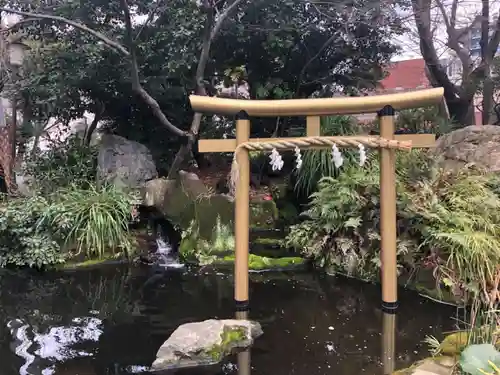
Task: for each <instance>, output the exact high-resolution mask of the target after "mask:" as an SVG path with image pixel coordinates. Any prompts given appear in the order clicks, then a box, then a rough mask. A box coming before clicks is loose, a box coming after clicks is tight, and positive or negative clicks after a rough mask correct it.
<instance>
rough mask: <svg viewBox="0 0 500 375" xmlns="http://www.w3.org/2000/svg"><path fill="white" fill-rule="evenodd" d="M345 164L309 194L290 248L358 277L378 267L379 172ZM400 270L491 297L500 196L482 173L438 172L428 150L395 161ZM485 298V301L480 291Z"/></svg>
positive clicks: (498, 249)
mask: <svg viewBox="0 0 500 375" xmlns="http://www.w3.org/2000/svg"><path fill="white" fill-rule="evenodd" d="M370 155H371V156H370V158H369V161H368V163H367V165H366V166H365V167H363V169H361V168H360V167H358V166H357V165H355V164H354V163H348V164H346V165H345V167H344V168H343V170H342V171H341V173H340V174H339V176H338V178H335V179H334V178H331V177H326V178H323V179H322V180H321V181H320V183H319V191H318V192H316V193H314V194H313V195H312V197H311V198H312V200H311V203H310V207H309V210H308V211H307V212H306V213H305V215H306V217H307V218H308V220H306V221H305V222H303V223H301V224H299V225H296V226H294V227H292V231H291V233H290V235H289V237H288V239H287V242H288V245H290V246H292V247H295V248H297V249H300V250H302V251H303V252H304V253H305V254H307V255H308V256H310V257H312V258H314V259H316V260H317V261H318V262H319V263H320V264H322V265H325V266H329V267H333V268H334V269H335V270H338V271H342V272H348V273H351V274H352V273H354V274H355V275H357V276H360V277H371V278H373V277H375V276H376V274H377V273H378V268H379V265H380V261H379V257H378V253H379V248H380V243H379V237H378V233H379V230H380V228H379V218H380V212H379V210H380V205H379V194H380V190H379V166H378V160H377V158H374V157H373V155H374V153H372V154H370ZM397 171H398V178H397V192H398V202H397V215H398V221H397V227H398V228H397V230H398V255H399V258H398V259H399V263H400V267H401V266H404V267H405V268H412V269H415V268H417V267H421V266H422V267H432V268H433V269H434V275H435V276H436V278H437V281H438V283H441V284H444V285H447V286H449V287H451V288H452V290H453V291H454V292H456V291H460V290H461V291H471V292H477V291H483V290H484V291H488V290H489V289H491V286H492V285H494V276H495V271H496V267H497V265H498V264H500V232H499V228H500V198H499V197H498V195H496V194H495V192H494V191H493V190H492V189H491V187H490V186H491V182H492V179H491V177H490V176H489V175H487V174H485V173H483V172H482V171H480V170H474V169H464V170H461V171H458V172H449V171H443V170H439V169H437V168H436V167H435V166H434V163H433V160H432V159H430V158H429V157H428V156H427V155H426V154H425V153H424V152H421V151H414V152H412V153H411V154H409V155H404V154H398V158H397ZM483 297H484V298H486V295H485V294H484V293H483Z"/></svg>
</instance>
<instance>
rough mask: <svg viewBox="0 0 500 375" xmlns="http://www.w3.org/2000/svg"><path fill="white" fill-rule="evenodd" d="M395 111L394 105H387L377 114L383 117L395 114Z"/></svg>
mask: <svg viewBox="0 0 500 375" xmlns="http://www.w3.org/2000/svg"><path fill="white" fill-rule="evenodd" d="M394 114H395V111H394V108H393V107H392V105H386V106H385V107H384V108H382V109H381V110H380V111H378V112H377V116H379V117H382V116H394Z"/></svg>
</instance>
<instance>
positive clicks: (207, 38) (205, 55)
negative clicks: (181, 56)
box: [167, 0, 243, 178]
mask: <svg viewBox="0 0 500 375" xmlns="http://www.w3.org/2000/svg"><path fill="white" fill-rule="evenodd" d="M242 2H243V0H235V1H233V2H232V3H231V4H230V5H229V6H228V7H227V8H226V10H225V11H224V12H222V13H221V14H220V15H219V16H218V17H217V21H216V22H215V25H213V23H214V16H215V14H214V13H215V9H214V7H215V5H212V6H211V7H208V8H209V9H207V19H206V21H205V33H204V38H203V44H202V47H201V52H200V58H199V60H198V66H197V67H196V76H195V81H196V93H197V94H198V95H207V93H206V89H205V84H204V83H203V81H204V80H203V78H204V75H205V70H206V67H207V63H208V59H209V57H210V48H211V46H212V42H213V40H214V39H215V38H216V37H217V35H218V33H219V32H220V29H221V28H222V25H223V24H224V21H225V20H226V19H227V18H228V17H230V16H231V15H232V14H233V13H234V12H235V11H236V10H237V9H238V5H240V4H241V3H242ZM207 3H209V2H207ZM202 117H203V116H202V114H201V113H195V114H194V117H193V121H192V122H191V127H190V128H189V134H190V135H191V136H190V137H189V138H188V142H187V144H185V145H183V146H181V148H180V149H179V151H178V152H177V154H176V155H175V159H174V162H173V163H172V166H171V167H170V170H169V171H168V176H167V178H173V177H174V176H175V175H176V174H177V172H178V170H179V169H180V167H181V164H182V162H183V160H184V159H185V157H186V155H187V154H188V152H189V151H191V149H192V148H193V144H194V142H195V139H196V137H197V136H198V133H199V132H200V126H201V120H202Z"/></svg>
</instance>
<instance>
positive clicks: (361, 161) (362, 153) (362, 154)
mask: <svg viewBox="0 0 500 375" xmlns="http://www.w3.org/2000/svg"><path fill="white" fill-rule="evenodd" d="M358 149H359V166H360V167H362V166H363V165H365V163H366V150H365V146H364V145H362V144H360V145H359V146H358Z"/></svg>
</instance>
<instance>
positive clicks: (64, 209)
mask: <svg viewBox="0 0 500 375" xmlns="http://www.w3.org/2000/svg"><path fill="white" fill-rule="evenodd" d="M52 198H53V201H52V204H51V205H50V206H49V207H48V208H47V210H46V211H45V212H44V213H43V215H42V217H41V219H40V221H39V225H42V224H43V225H50V227H52V228H55V231H56V232H58V234H59V235H60V236H61V237H64V242H65V244H66V245H67V246H68V247H71V246H74V247H75V249H76V252H77V254H80V253H84V254H85V255H86V257H87V258H94V257H97V258H102V257H104V256H105V254H106V253H107V252H109V251H115V250H116V249H122V250H123V251H125V253H126V254H127V255H130V254H131V251H132V239H131V236H130V233H129V230H128V223H129V220H130V215H131V205H132V197H131V196H130V195H129V194H127V193H125V192H122V191H120V190H118V189H116V188H114V187H112V186H102V187H99V188H97V187H95V186H92V185H91V186H90V187H89V188H88V189H80V188H78V187H74V186H70V187H68V188H64V189H60V190H58V191H57V192H56V193H55V194H54V195H53V197H52Z"/></svg>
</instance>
